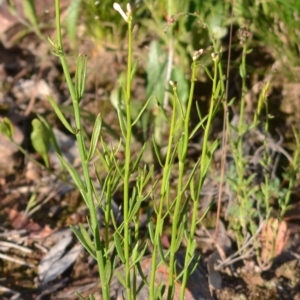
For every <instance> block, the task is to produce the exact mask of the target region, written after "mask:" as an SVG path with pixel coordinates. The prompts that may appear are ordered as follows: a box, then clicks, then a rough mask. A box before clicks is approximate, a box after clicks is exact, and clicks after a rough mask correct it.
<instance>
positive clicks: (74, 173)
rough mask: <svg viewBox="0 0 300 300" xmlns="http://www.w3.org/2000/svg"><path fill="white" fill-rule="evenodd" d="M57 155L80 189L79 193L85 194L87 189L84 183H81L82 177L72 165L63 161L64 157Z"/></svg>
mask: <svg viewBox="0 0 300 300" xmlns="http://www.w3.org/2000/svg"><path fill="white" fill-rule="evenodd" d="M57 157H58V158H59V160H60V161H61V163H62V164H63V165H64V167H65V168H66V169H67V170H68V172H69V174H70V175H71V177H72V179H73V181H74V183H75V184H76V186H77V187H78V188H79V190H80V191H81V193H82V194H86V193H87V190H86V187H85V184H84V183H83V181H82V179H81V178H80V176H79V174H78V172H77V171H76V170H75V169H74V168H73V167H71V166H70V165H69V164H68V163H67V162H66V161H65V159H64V158H63V157H62V156H60V155H59V154H57Z"/></svg>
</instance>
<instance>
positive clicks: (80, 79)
mask: <svg viewBox="0 0 300 300" xmlns="http://www.w3.org/2000/svg"><path fill="white" fill-rule="evenodd" d="M86 65H87V57H86V55H82V54H79V56H78V58H77V63H76V72H75V91H76V97H77V101H79V102H80V100H81V98H82V96H83V94H84V91H85V83H86Z"/></svg>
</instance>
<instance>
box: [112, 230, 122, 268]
mask: <svg viewBox="0 0 300 300" xmlns="http://www.w3.org/2000/svg"><path fill="white" fill-rule="evenodd" d="M114 241H115V246H116V249H117V252H118V255H119V257H120V259H121V261H122V262H123V263H125V256H124V252H123V249H122V244H121V240H120V236H119V233H117V232H115V234H114Z"/></svg>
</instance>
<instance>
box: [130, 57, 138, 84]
mask: <svg viewBox="0 0 300 300" xmlns="http://www.w3.org/2000/svg"><path fill="white" fill-rule="evenodd" d="M138 66H139V60H137V61H136V62H135V63H134V65H133V67H132V70H131V74H130V81H132V80H133V78H134V75H135V73H136V70H137V68H138Z"/></svg>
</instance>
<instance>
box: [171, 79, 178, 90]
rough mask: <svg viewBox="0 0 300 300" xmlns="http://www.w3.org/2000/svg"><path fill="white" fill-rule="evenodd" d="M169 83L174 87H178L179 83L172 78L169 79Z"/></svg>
mask: <svg viewBox="0 0 300 300" xmlns="http://www.w3.org/2000/svg"><path fill="white" fill-rule="evenodd" d="M169 84H170V86H171V87H172V88H174V89H176V88H177V84H178V83H177V81H173V80H170V81H169Z"/></svg>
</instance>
